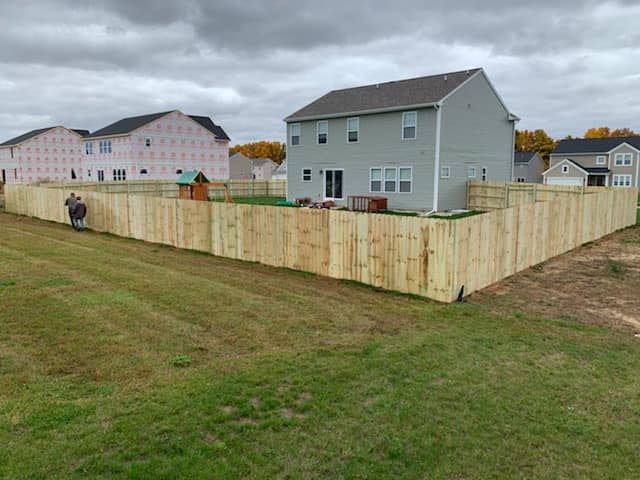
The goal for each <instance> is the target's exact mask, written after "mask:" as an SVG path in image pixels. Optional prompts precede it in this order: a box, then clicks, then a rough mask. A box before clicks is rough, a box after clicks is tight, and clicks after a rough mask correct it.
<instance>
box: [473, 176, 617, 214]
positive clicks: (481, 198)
mask: <svg viewBox="0 0 640 480" xmlns="http://www.w3.org/2000/svg"><path fill="white" fill-rule="evenodd" d="M467 186H468V188H467V208H469V209H470V210H495V209H502V208H510V207H515V206H516V205H525V204H528V203H536V202H547V201H549V200H554V199H556V198H566V197H571V196H575V195H590V194H594V193H598V192H603V191H606V190H607V189H606V187H572V186H559V185H545V184H542V183H516V182H481V181H479V180H470V181H469V183H468V184H467Z"/></svg>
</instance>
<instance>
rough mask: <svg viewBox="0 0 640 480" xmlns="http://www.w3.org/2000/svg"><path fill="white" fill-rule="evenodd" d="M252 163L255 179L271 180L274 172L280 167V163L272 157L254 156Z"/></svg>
mask: <svg viewBox="0 0 640 480" xmlns="http://www.w3.org/2000/svg"><path fill="white" fill-rule="evenodd" d="M251 163H252V164H253V166H252V168H251V170H252V171H253V178H254V179H255V180H271V177H272V176H273V172H275V171H276V169H277V168H278V164H277V163H276V162H274V161H273V160H271V159H270V158H254V159H253V160H252V161H251Z"/></svg>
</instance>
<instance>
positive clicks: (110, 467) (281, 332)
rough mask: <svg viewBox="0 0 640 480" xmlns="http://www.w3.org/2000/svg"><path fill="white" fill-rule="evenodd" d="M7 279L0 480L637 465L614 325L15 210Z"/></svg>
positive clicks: (0, 297) (411, 474)
mask: <svg viewBox="0 0 640 480" xmlns="http://www.w3.org/2000/svg"><path fill="white" fill-rule="evenodd" d="M0 282H3V283H2V284H1V286H0V307H1V308H0V445H1V446H2V448H0V477H2V478H10V479H20V478H29V479H32V478H47V479H48V478H65V479H67V478H154V479H160V478H166V479H174V478H225V479H228V478H394V479H395V478H403V479H404V478H416V479H417V478H420V479H423V478H430V479H431V478H460V479H462V478H465V479H467V478H469V479H471V478H474V479H475V478H638V477H639V476H640V457H638V455H637V446H638V438H640V382H639V381H638V372H640V352H639V349H640V340H639V339H637V338H634V337H633V336H631V335H628V334H624V333H623V332H617V331H614V330H608V329H604V328H597V327H593V326H586V325H580V324H576V323H574V322H571V321H567V320H564V321H563V320H558V319H544V318H536V317H527V316H523V315H513V316H511V315H508V316H492V315H490V314H488V313H487V312H486V311H485V310H483V309H481V307H477V306H473V305H469V304H455V305H439V304H436V303H433V302H430V301H427V300H424V299H419V298H414V297H410V296H406V295H399V294H393V293H388V292H382V291H377V290H375V289H372V288H368V287H364V286H360V285H356V284H352V283H350V282H341V281H337V280H330V279H324V278H320V277H316V276H313V275H308V274H303V273H299V272H292V271H286V270H282V269H281V270H278V269H273V268H268V267H265V266H261V265H257V264H248V263H241V262H235V261H231V260H226V259H219V258H215V257H211V256H208V255H204V254H200V253H196V252H188V251H178V250H176V249H173V248H169V247H163V246H158V245H151V244H145V243H142V242H137V241H133V240H126V239H120V238H116V237H113V236H110V235H104V234H96V233H92V232H83V233H77V232H74V231H72V230H71V229H70V227H68V226H63V225H55V224H51V223H45V222H40V221H36V220H31V219H26V218H19V217H14V216H9V215H4V214H0ZM577 301H579V300H577ZM187 357H188V359H189V361H188V362H186V363H183V362H181V361H180V359H184V358H187Z"/></svg>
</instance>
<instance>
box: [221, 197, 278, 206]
mask: <svg viewBox="0 0 640 480" xmlns="http://www.w3.org/2000/svg"><path fill="white" fill-rule="evenodd" d="M280 200H286V198H284V197H233V203H242V204H247V205H277V203H278V201H280ZM211 201H212V202H224V198H212V199H211Z"/></svg>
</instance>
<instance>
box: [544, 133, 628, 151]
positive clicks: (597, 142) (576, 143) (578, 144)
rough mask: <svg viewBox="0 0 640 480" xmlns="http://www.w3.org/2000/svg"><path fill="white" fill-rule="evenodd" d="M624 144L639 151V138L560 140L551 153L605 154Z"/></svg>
mask: <svg viewBox="0 0 640 480" xmlns="http://www.w3.org/2000/svg"><path fill="white" fill-rule="evenodd" d="M625 142H626V143H628V144H629V145H631V146H633V147H635V148H637V149H639V150H640V137H608V138H576V139H572V140H560V143H558V145H556V148H554V149H553V152H551V153H552V154H571V153H606V152H608V151H610V150H613V149H614V148H616V147H617V146H619V145H620V144H622V143H625Z"/></svg>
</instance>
